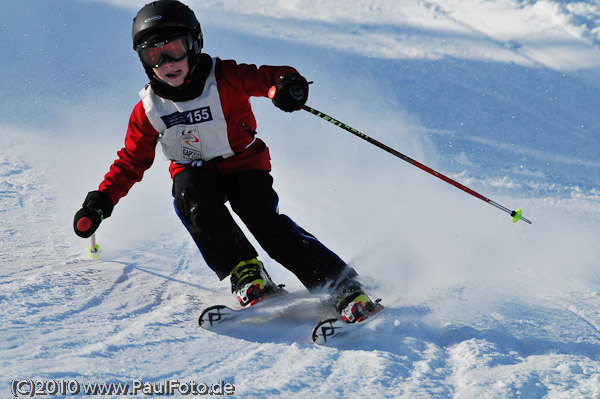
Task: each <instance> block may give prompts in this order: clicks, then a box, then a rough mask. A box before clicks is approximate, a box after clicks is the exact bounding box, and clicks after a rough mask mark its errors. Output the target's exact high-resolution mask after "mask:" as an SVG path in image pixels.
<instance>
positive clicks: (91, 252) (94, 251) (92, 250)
mask: <svg viewBox="0 0 600 399" xmlns="http://www.w3.org/2000/svg"><path fill="white" fill-rule="evenodd" d="M87 254H88V256H89V257H90V258H98V257H99V256H100V245H98V244H96V233H94V234H92V236H91V237H90V246H89V247H88V250H87Z"/></svg>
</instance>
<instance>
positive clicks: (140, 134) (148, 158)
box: [98, 101, 158, 205]
mask: <svg viewBox="0 0 600 399" xmlns="http://www.w3.org/2000/svg"><path fill="white" fill-rule="evenodd" d="M157 141H158V132H157V131H156V130H155V129H154V127H152V125H151V124H150V121H149V120H148V117H147V116H146V112H145V110H144V105H143V103H142V102H141V101H140V102H139V103H138V104H137V105H136V106H135V107H134V109H133V112H132V113H131V117H130V118H129V126H128V128H127V134H126V135H125V146H124V147H123V148H122V149H121V150H119V151H118V152H117V159H116V160H115V161H114V162H113V164H112V165H111V167H110V169H109V171H108V173H107V174H106V175H105V176H104V180H103V181H102V183H100V186H99V188H98V189H99V190H100V191H103V192H105V193H106V194H108V196H109V197H110V199H111V200H112V202H113V205H116V204H117V202H119V200H120V199H121V198H123V197H124V196H125V195H127V193H128V192H129V189H131V187H132V186H133V185H134V184H135V183H137V182H139V181H140V180H142V177H143V175H144V172H145V171H146V170H147V169H148V168H150V166H152V163H153V162H154V156H155V153H156V143H157Z"/></svg>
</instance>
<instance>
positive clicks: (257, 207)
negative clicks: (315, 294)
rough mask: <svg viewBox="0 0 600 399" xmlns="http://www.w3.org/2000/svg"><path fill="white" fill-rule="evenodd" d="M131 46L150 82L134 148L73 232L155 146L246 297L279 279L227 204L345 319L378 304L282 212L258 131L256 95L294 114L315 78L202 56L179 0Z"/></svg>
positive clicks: (176, 190) (206, 244)
mask: <svg viewBox="0 0 600 399" xmlns="http://www.w3.org/2000/svg"><path fill="white" fill-rule="evenodd" d="M132 37H133V48H134V50H135V51H136V52H137V53H138V55H139V58H140V61H141V62H142V65H143V67H144V70H145V71H146V74H147V75H148V77H149V79H150V83H149V84H147V85H146V87H145V88H144V89H143V90H142V91H141V92H140V98H141V101H140V102H139V103H138V104H137V105H136V106H135V107H134V109H133V112H132V114H131V117H130V119H129V126H128V130H127V133H126V136H125V146H124V147H123V148H122V149H121V150H120V151H118V153H117V155H118V158H117V159H116V160H115V161H114V163H113V164H112V166H111V167H110V170H109V172H108V173H107V174H106V175H105V177H104V180H103V181H102V182H101V183H100V186H99V188H98V190H96V191H91V192H89V193H88V195H87V196H86V198H85V201H84V203H83V205H82V208H81V209H80V210H79V211H78V212H77V213H76V215H75V219H74V223H73V224H74V229H75V232H76V234H77V235H79V236H80V237H84V238H87V237H90V236H91V235H92V234H93V233H94V232H95V231H96V229H97V228H98V226H99V225H100V222H101V221H102V220H103V219H105V218H107V217H109V216H110V215H111V213H112V211H113V207H114V205H116V204H117V202H118V201H119V199H120V198H122V197H124V196H125V195H126V194H127V192H128V191H129V189H130V188H131V187H132V186H133V184H134V183H136V182H138V181H140V180H141V179H142V176H143V173H144V171H145V170H147V169H148V168H149V167H150V166H151V165H152V163H153V161H154V154H155V147H156V144H157V143H160V144H161V145H162V151H163V154H164V156H165V158H167V159H168V160H170V161H171V163H170V168H169V170H170V173H171V177H172V179H173V196H174V205H175V210H176V213H177V214H178V216H179V217H180V219H181V221H182V222H183V224H184V225H185V227H186V228H187V229H188V231H189V233H190V234H191V236H192V238H193V240H194V242H195V243H196V245H197V246H198V248H199V250H200V252H201V253H202V255H203V257H204V260H205V261H206V263H207V264H208V266H209V267H210V268H211V269H212V270H213V271H214V272H215V273H216V274H217V276H218V278H219V279H221V280H223V279H225V278H227V277H230V279H231V290H232V293H234V294H235V295H236V296H237V298H238V300H239V302H240V304H241V305H242V306H250V305H252V304H253V303H254V301H256V300H257V299H259V298H260V297H262V296H264V295H269V294H272V293H273V292H274V291H276V290H278V289H279V287H278V286H277V285H276V284H274V283H273V281H272V280H271V278H270V277H269V275H268V274H267V272H266V270H265V268H264V266H263V264H262V262H260V261H259V260H258V259H257V256H258V253H257V252H256V250H255V249H254V248H253V246H252V244H251V243H250V242H249V241H248V239H247V238H246V237H245V236H244V234H243V232H242V230H241V229H240V227H239V226H238V225H237V224H236V223H235V221H234V220H233V218H232V216H231V214H230V213H229V211H228V209H227V208H226V207H225V203H226V202H227V201H229V203H230V205H231V208H232V209H233V211H234V212H235V213H236V214H237V215H239V217H240V218H241V220H242V221H243V222H244V224H245V225H246V226H247V227H248V229H249V231H250V232H251V233H252V234H253V235H254V237H255V238H256V240H257V241H258V242H259V243H260V245H261V246H262V247H263V248H264V250H265V251H266V252H267V253H268V255H269V256H270V257H272V258H273V259H274V260H276V261H277V262H279V263H280V264H282V265H283V266H284V267H286V268H287V269H289V270H290V271H291V272H293V273H294V274H295V275H296V276H297V277H298V279H299V280H300V281H301V282H302V283H303V284H304V285H305V286H306V287H307V288H308V289H309V290H311V291H317V290H323V289H327V290H329V292H331V294H332V301H333V305H334V306H335V308H336V310H337V311H338V312H339V314H340V315H342V317H343V318H344V320H345V321H347V322H355V321H357V320H359V319H360V317H361V316H363V315H364V314H365V313H366V312H368V311H370V310H372V309H373V308H374V307H375V306H376V305H375V304H374V303H373V302H372V301H371V300H370V299H369V298H368V297H367V295H365V293H364V291H363V290H362V288H361V286H360V284H359V283H358V282H357V281H356V277H357V274H356V272H355V271H354V269H352V268H350V267H349V266H348V265H347V264H346V263H345V262H344V261H342V260H341V259H340V258H339V257H338V256H337V255H336V254H335V253H333V252H332V251H330V250H329V249H327V248H326V247H325V246H324V245H323V244H322V243H320V242H319V241H318V240H317V239H316V238H315V237H314V236H312V235H311V234H310V233H308V232H307V231H306V230H304V229H302V228H301V227H299V226H298V225H297V224H296V223H294V222H293V221H292V220H291V219H290V218H289V217H287V216H285V215H282V214H279V213H278V197H277V194H276V192H275V191H274V190H273V187H272V184H273V179H272V177H271V174H270V170H271V164H270V157H269V151H268V148H267V146H266V145H265V143H264V142H263V141H262V140H260V139H259V138H257V137H256V132H255V129H256V120H255V118H254V115H253V113H252V109H251V107H250V102H249V98H250V97H267V96H268V97H270V98H271V99H272V101H273V103H274V105H275V106H277V107H278V108H280V109H282V110H283V111H286V112H292V111H296V110H299V109H301V108H302V106H303V105H304V103H305V102H306V99H307V96H308V83H307V81H306V79H305V78H304V77H303V76H301V75H300V74H299V73H298V72H297V71H296V70H295V69H294V68H292V67H288V66H261V67H256V66H255V65H246V64H237V63H236V62H235V61H233V60H221V59H219V58H211V56H209V55H208V54H205V53H202V51H201V50H202V45H203V36H202V31H201V28H200V23H199V22H198V20H197V19H196V16H195V15H194V12H193V11H192V10H191V9H189V8H188V7H187V6H186V5H184V4H182V3H180V2H179V1H176V0H159V1H154V2H152V3H150V4H147V5H145V6H144V7H143V8H142V9H141V10H140V11H139V12H138V13H137V15H136V17H135V18H134V20H133V29H132Z"/></svg>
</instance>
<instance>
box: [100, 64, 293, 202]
mask: <svg viewBox="0 0 600 399" xmlns="http://www.w3.org/2000/svg"><path fill="white" fill-rule="evenodd" d="M213 63H214V79H215V80H216V87H217V90H218V98H219V99H220V101H219V102H220V105H221V108H222V116H221V118H223V117H224V119H225V122H226V132H223V133H222V134H226V135H227V137H226V139H225V142H228V144H229V146H228V148H229V149H230V154H233V155H228V156H227V157H225V158H224V157H217V158H215V159H212V160H211V159H209V160H204V159H202V166H191V164H190V163H189V162H188V163H182V162H177V161H173V160H172V161H171V165H170V167H169V171H170V173H171V177H174V176H175V175H176V174H177V173H178V172H180V171H181V170H183V169H185V168H189V167H211V168H215V169H216V170H218V171H219V172H220V173H223V174H229V173H235V172H238V171H242V170H251V169H259V170H271V162H270V157H269V151H268V148H267V146H266V145H265V143H264V142H263V141H262V140H260V139H256V138H255V137H254V136H253V134H252V132H254V131H255V130H256V119H255V117H254V114H253V113H252V109H251V106H250V102H249V98H250V97H267V93H268V91H269V88H270V87H271V86H273V85H274V84H276V83H277V80H278V79H279V76H280V75H281V74H283V73H287V72H296V70H295V69H294V68H292V67H288V66H265V65H263V66H261V67H256V65H248V64H237V63H236V62H235V61H233V60H221V59H219V58H214V59H213ZM207 90H209V88H206V87H205V89H204V91H205V92H206V91H207ZM145 91H147V89H145V90H142V92H141V93H140V95H141V96H142V94H143V93H144V92H145ZM146 95H147V94H146ZM152 95H153V96H156V94H152ZM204 95H205V93H203V94H202V95H201V96H200V97H202V96H204ZM200 97H199V98H200ZM156 98H158V97H156ZM213 99H214V96H213ZM196 100H197V99H194V100H191V101H196ZM158 101H159V102H160V103H161V104H166V105H167V106H171V107H173V106H179V105H181V104H182V103H173V102H172V101H170V100H166V99H160V98H159V100H158ZM200 109H202V108H199V109H196V110H195V111H196V114H198V115H199V113H198V111H199V110H200ZM150 111H151V110H146V109H145V106H144V101H143V100H142V101H140V102H139V103H137V104H136V106H135V107H134V109H133V112H132V113H131V117H130V118H129V125H128V128H127V133H126V135H125V146H124V147H123V148H122V149H121V150H119V151H118V152H117V156H118V158H117V159H116V160H115V161H114V162H113V164H112V165H111V167H110V169H109V172H108V173H107V174H106V175H105V176H104V180H103V181H102V183H100V186H99V190H100V191H103V192H105V193H106V194H108V196H109V197H110V198H111V200H112V202H113V205H116V204H117V202H118V201H119V199H121V198H122V197H124V196H125V195H126V194H127V193H128V192H129V190H130V189H131V187H132V186H133V185H134V184H135V183H136V182H139V181H140V180H142V177H143V174H144V172H145V171H146V170H147V169H148V168H150V166H152V163H153V162H154V157H155V152H156V144H157V143H158V142H159V141H161V140H162V135H163V133H165V131H164V130H163V129H164V128H167V127H170V128H173V127H175V128H178V123H179V122H182V123H181V125H182V127H180V129H184V130H181V131H180V132H181V133H180V136H181V135H182V134H185V129H188V131H189V130H190V126H189V125H190V123H189V122H187V123H186V121H185V120H180V119H184V116H182V115H175V116H176V117H175V118H172V116H173V115H165V116H161V117H160V118H159V119H158V121H159V122H158V123H157V122H156V119H157V118H156V111H155V110H153V112H155V114H152V115H153V117H152V120H153V121H155V122H154V124H153V123H151V122H150V119H149V116H148V115H149V112H150ZM187 113H188V114H189V115H187V114H185V112H184V115H186V116H190V119H193V118H192V116H191V115H196V114H192V111H188V112H187ZM176 114H179V113H176ZM219 115H221V114H220V113H219ZM165 118H167V119H165ZM169 118H170V119H169ZM178 118H179V119H178ZM160 119H162V120H165V121H167V120H168V122H166V123H167V125H166V126H164V125H163V124H161V122H160ZM157 125H159V127H157ZM193 129H199V130H201V129H202V126H201V125H197V127H195V128H194V127H193ZM160 130H163V131H160ZM165 130H166V129H165ZM192 137H193V136H192ZM163 144H164V143H163ZM163 152H165V154H166V153H167V152H166V151H165V150H164V146H163Z"/></svg>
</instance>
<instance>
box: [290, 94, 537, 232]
mask: <svg viewBox="0 0 600 399" xmlns="http://www.w3.org/2000/svg"><path fill="white" fill-rule="evenodd" d="M302 109H303V110H305V111H307V112H310V113H311V114H313V115H316V116H318V117H319V118H321V119H324V120H326V121H327V122H330V123H332V124H334V125H335V126H337V127H339V128H342V129H344V130H346V131H347V132H350V133H352V134H353V135H355V136H357V137H360V138H361V139H363V140H365V141H368V142H369V143H371V144H373V145H375V146H377V147H379V148H381V149H382V150H385V151H387V152H389V153H390V154H392V155H395V156H396V157H398V158H400V159H402V160H403V161H406V162H408V163H409V164H411V165H413V166H416V167H417V168H419V169H421V170H424V171H425V172H427V173H429V174H431V175H433V176H435V177H437V178H438V179H441V180H443V181H445V182H446V183H449V184H451V185H453V186H454V187H456V188H458V189H460V190H462V191H464V192H466V193H467V194H471V195H472V196H473V197H475V198H479V199H480V200H482V201H485V202H487V203H488V204H490V205H492V206H495V207H496V208H498V209H500V210H501V211H503V212H506V213H508V214H509V215H510V216H512V221H513V222H514V223H516V222H518V221H519V220H522V221H524V222H525V223H529V224H531V220H528V219H526V218H524V217H523V216H522V215H521V213H522V211H521V209H515V210H514V211H511V210H510V209H508V208H505V207H504V206H502V205H500V204H498V203H497V202H494V201H492V200H491V199H489V198H487V197H484V196H483V195H481V194H479V193H478V192H476V191H474V190H472V189H470V188H469V187H467V186H464V185H462V184H460V183H459V182H457V181H455V180H452V179H451V178H449V177H448V176H444V175H443V174H441V173H439V172H437V171H435V170H433V169H431V168H430V167H428V166H426V165H423V164H422V163H420V162H417V161H415V160H414V159H412V158H410V157H408V156H406V155H404V154H402V153H401V152H399V151H396V150H394V149H393V148H391V147H388V146H387V145H385V144H383V143H381V142H379V141H377V140H375V139H374V138H372V137H369V136H367V135H366V134H364V133H362V132H360V131H358V130H356V129H354V128H353V127H351V126H348V125H346V124H345V123H343V122H340V121H338V120H336V119H334V118H332V117H331V116H329V115H327V114H325V113H323V112H321V111H317V110H316V109H314V108H312V107H309V106H308V105H304V106H303V107H302Z"/></svg>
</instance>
